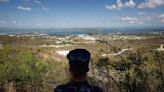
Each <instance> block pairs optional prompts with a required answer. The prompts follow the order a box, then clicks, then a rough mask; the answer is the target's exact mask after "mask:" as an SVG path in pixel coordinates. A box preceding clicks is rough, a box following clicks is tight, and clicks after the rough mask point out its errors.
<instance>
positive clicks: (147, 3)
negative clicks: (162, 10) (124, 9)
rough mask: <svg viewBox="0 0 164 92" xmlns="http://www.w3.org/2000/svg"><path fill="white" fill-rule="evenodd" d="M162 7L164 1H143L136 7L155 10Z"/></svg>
mask: <svg viewBox="0 0 164 92" xmlns="http://www.w3.org/2000/svg"><path fill="white" fill-rule="evenodd" d="M162 5H164V0H145V2H142V3H141V4H139V5H138V8H156V7H158V6H162Z"/></svg>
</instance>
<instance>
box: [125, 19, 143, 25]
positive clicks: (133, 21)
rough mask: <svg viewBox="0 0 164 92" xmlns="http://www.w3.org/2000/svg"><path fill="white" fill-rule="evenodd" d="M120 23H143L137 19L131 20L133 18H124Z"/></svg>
mask: <svg viewBox="0 0 164 92" xmlns="http://www.w3.org/2000/svg"><path fill="white" fill-rule="evenodd" d="M122 21H124V22H128V23H130V24H134V23H143V22H142V21H139V20H138V19H137V18H133V17H124V18H122Z"/></svg>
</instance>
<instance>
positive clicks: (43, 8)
mask: <svg viewBox="0 0 164 92" xmlns="http://www.w3.org/2000/svg"><path fill="white" fill-rule="evenodd" d="M42 10H44V11H46V12H49V11H50V10H49V9H48V8H46V7H42Z"/></svg>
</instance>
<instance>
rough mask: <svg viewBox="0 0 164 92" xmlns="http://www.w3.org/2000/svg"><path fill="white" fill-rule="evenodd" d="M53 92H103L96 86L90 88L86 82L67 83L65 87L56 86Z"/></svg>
mask: <svg viewBox="0 0 164 92" xmlns="http://www.w3.org/2000/svg"><path fill="white" fill-rule="evenodd" d="M54 92H103V91H102V89H100V88H99V87H97V86H91V85H90V84H89V83H88V82H82V83H77V82H69V83H67V84H65V85H60V86H58V87H57V88H56V89H55V91H54Z"/></svg>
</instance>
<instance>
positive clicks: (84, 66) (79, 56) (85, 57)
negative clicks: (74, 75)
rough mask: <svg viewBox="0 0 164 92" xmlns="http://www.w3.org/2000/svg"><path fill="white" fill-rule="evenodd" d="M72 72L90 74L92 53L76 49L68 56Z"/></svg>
mask: <svg viewBox="0 0 164 92" xmlns="http://www.w3.org/2000/svg"><path fill="white" fill-rule="evenodd" d="M67 58H68V60H69V64H70V69H71V71H75V72H81V73H83V72H88V70H89V68H88V65H89V60H90V53H89V51H87V50H86V49H75V50H72V51H70V52H69V53H68V54H67Z"/></svg>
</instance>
